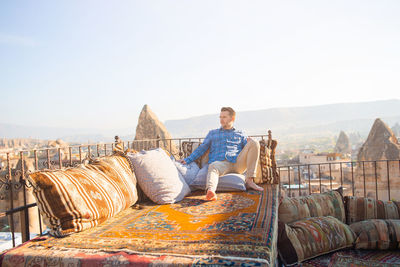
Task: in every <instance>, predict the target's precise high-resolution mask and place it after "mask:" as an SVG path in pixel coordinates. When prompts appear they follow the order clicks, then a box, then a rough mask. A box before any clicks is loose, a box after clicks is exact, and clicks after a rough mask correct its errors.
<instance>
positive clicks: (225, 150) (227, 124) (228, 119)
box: [181, 107, 263, 200]
mask: <svg viewBox="0 0 400 267" xmlns="http://www.w3.org/2000/svg"><path fill="white" fill-rule="evenodd" d="M235 115H236V112H235V111H234V110H233V109H232V108H231V107H223V108H221V114H220V116H219V120H220V123H221V128H219V129H214V130H211V131H209V132H208V134H207V136H206V138H205V139H204V141H203V143H202V144H201V145H200V146H199V147H198V148H197V149H196V150H195V151H193V153H192V154H191V155H190V156H189V157H187V158H185V159H183V160H181V162H182V163H184V164H189V163H191V162H192V161H195V160H196V159H198V158H200V157H201V156H202V155H203V154H204V153H205V152H206V151H207V149H210V153H209V161H208V163H209V167H208V173H207V185H206V187H207V188H206V189H207V194H206V199H207V200H216V199H217V194H216V193H215V191H216V190H217V185H218V178H219V176H222V175H224V174H227V173H243V172H244V171H245V170H246V169H247V172H246V187H247V188H251V189H254V190H257V191H262V190H263V188H262V187H260V186H258V185H256V184H255V183H254V178H255V177H256V172H257V165H258V159H259V157H260V144H259V143H258V142H257V141H255V140H254V139H252V138H248V137H246V136H245V135H244V134H243V132H242V131H239V130H236V129H235V128H234V127H233V122H234V121H235Z"/></svg>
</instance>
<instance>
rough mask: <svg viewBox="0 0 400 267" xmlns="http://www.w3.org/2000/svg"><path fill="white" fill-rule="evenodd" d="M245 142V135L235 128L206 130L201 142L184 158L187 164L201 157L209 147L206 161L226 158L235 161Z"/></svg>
mask: <svg viewBox="0 0 400 267" xmlns="http://www.w3.org/2000/svg"><path fill="white" fill-rule="evenodd" d="M246 144H247V136H246V135H245V134H244V133H243V132H242V131H239V130H236V129H235V128H232V129H229V130H225V129H223V128H222V127H221V128H219V129H214V130H211V131H209V132H208V134H207V136H206V138H205V139H204V141H203V143H202V144H201V145H200V146H199V147H198V148H197V149H196V150H195V151H193V153H192V154H191V155H190V156H189V157H187V158H185V161H186V163H187V164H189V163H191V162H193V161H195V160H196V159H198V158H199V157H201V156H202V155H203V154H204V153H205V152H206V151H207V149H210V154H209V160H208V163H212V162H214V161H223V160H228V161H229V162H232V163H235V162H236V158H237V157H238V155H239V153H240V151H242V149H243V147H244V146H245V145H246Z"/></svg>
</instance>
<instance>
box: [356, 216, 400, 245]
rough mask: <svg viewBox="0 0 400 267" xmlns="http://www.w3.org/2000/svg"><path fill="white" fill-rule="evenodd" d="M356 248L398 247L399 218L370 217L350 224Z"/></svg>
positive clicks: (399, 243) (399, 235)
mask: <svg viewBox="0 0 400 267" xmlns="http://www.w3.org/2000/svg"><path fill="white" fill-rule="evenodd" d="M350 228H351V229H352V230H353V231H354V233H355V234H356V236H357V237H356V241H355V248H357V249H379V250H386V249H400V220H391V219H386V220H381V219H371V220H365V221H361V222H356V223H353V224H351V225H350Z"/></svg>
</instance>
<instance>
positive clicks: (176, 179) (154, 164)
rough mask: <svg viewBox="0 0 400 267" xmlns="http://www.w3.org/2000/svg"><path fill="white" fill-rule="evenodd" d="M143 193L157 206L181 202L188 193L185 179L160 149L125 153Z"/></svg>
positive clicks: (188, 189)
mask: <svg viewBox="0 0 400 267" xmlns="http://www.w3.org/2000/svg"><path fill="white" fill-rule="evenodd" d="M127 156H128V157H129V159H130V160H131V162H132V165H133V169H134V172H135V175H136V178H137V181H138V183H139V185H140V187H141V189H142V190H143V192H144V193H145V194H146V195H147V196H148V197H149V198H150V199H151V200H152V201H154V202H155V203H157V204H168V203H175V202H178V201H181V200H182V199H183V198H184V197H185V196H186V195H187V194H189V193H190V188H189V186H188V185H187V183H186V182H185V179H184V178H183V177H182V175H181V174H180V173H179V172H178V170H177V169H176V167H175V164H174V163H173V162H172V160H171V159H170V158H169V157H168V155H167V154H166V153H165V151H164V150H162V149H161V148H157V149H153V150H147V151H141V152H138V153H127Z"/></svg>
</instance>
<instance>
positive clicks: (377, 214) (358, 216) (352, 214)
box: [344, 196, 400, 224]
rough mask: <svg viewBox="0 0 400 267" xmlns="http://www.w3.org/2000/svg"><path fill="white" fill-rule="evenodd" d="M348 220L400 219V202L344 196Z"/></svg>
mask: <svg viewBox="0 0 400 267" xmlns="http://www.w3.org/2000/svg"><path fill="white" fill-rule="evenodd" d="M344 202H345V209H346V222H347V224H352V223H355V222H359V221H363V220H368V219H400V202H398V201H382V200H376V199H374V198H366V197H354V196H346V197H344Z"/></svg>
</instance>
